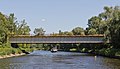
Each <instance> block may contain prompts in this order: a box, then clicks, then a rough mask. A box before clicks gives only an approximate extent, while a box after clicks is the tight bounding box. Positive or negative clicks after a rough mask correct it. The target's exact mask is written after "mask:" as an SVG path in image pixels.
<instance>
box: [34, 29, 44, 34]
mask: <svg viewBox="0 0 120 69" xmlns="http://www.w3.org/2000/svg"><path fill="white" fill-rule="evenodd" d="M34 34H35V35H44V34H45V31H44V29H43V28H35V30H34Z"/></svg>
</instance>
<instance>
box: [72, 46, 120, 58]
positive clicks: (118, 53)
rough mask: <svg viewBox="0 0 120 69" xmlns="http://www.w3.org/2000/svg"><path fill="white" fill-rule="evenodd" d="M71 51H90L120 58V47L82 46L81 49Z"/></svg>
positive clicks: (90, 52)
mask: <svg viewBox="0 0 120 69" xmlns="http://www.w3.org/2000/svg"><path fill="white" fill-rule="evenodd" d="M70 52H80V53H89V54H95V55H98V56H104V57H108V58H117V59H120V49H115V48H102V49H89V48H82V49H80V50H77V49H70Z"/></svg>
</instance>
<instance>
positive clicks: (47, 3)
mask: <svg viewBox="0 0 120 69" xmlns="http://www.w3.org/2000/svg"><path fill="white" fill-rule="evenodd" d="M104 6H120V0H0V12H2V13H3V14H6V15H9V14H10V13H14V14H15V17H16V18H17V20H18V21H22V20H23V19H25V20H26V22H27V24H28V25H29V26H30V28H31V34H33V31H34V29H35V28H40V27H42V28H43V29H44V30H45V31H46V34H50V33H53V32H58V31H59V30H61V31H71V30H72V29H73V28H75V27H82V28H84V29H85V28H86V27H87V23H88V19H90V18H91V17H92V16H97V15H98V14H99V13H101V12H103V8H104Z"/></svg>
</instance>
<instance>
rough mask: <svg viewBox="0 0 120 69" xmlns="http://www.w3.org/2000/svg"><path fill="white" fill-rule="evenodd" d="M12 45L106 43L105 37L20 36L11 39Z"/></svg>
mask: <svg viewBox="0 0 120 69" xmlns="http://www.w3.org/2000/svg"><path fill="white" fill-rule="evenodd" d="M10 43H104V36H103V35H71V36H68V35H59V36H51V35H49V36H30V35H29V36H28V35H19V36H13V37H11V38H10Z"/></svg>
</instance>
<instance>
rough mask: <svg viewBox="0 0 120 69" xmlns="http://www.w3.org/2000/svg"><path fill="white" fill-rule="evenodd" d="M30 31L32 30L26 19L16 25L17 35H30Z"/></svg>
mask: <svg viewBox="0 0 120 69" xmlns="http://www.w3.org/2000/svg"><path fill="white" fill-rule="evenodd" d="M30 31H31V30H30V27H29V26H28V25H27V22H26V21H25V19H24V20H22V21H21V22H20V23H18V24H17V27H16V34H17V35H29V34H30Z"/></svg>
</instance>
